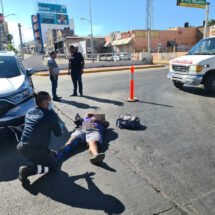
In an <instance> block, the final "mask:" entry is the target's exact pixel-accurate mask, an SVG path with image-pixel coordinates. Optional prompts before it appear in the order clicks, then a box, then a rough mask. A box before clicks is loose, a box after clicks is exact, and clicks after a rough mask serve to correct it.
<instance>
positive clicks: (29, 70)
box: [26, 68, 35, 76]
mask: <svg viewBox="0 0 215 215" xmlns="http://www.w3.org/2000/svg"><path fill="white" fill-rule="evenodd" d="M34 73H35V70H33V69H32V68H28V69H26V75H27V76H31V75H33V74H34Z"/></svg>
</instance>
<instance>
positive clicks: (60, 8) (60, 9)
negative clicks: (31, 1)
mask: <svg viewBox="0 0 215 215" xmlns="http://www.w3.org/2000/svg"><path fill="white" fill-rule="evenodd" d="M38 11H39V12H47V13H64V14H66V13H67V9H66V6H65V5H58V4H47V3H38Z"/></svg>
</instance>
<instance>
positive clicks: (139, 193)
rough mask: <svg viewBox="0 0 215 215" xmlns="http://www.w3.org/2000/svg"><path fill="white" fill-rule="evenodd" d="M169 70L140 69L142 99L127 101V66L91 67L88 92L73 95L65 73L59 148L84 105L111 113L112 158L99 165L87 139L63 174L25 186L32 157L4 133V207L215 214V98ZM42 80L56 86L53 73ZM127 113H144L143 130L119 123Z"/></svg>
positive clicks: (0, 178) (133, 214) (5, 210)
mask: <svg viewBox="0 0 215 215" xmlns="http://www.w3.org/2000/svg"><path fill="white" fill-rule="evenodd" d="M166 74H167V69H156V70H145V71H138V72H136V74H135V80H136V97H137V98H139V100H140V102H138V103H127V102H126V99H127V97H128V92H129V77H130V74H129V72H127V71H125V72H124V71H123V72H115V73H102V74H87V75H85V76H84V94H85V97H83V98H80V97H75V98H72V99H71V98H70V97H69V95H70V94H71V93H72V84H71V80H70V78H69V77H67V76H61V77H60V81H59V89H58V91H59V94H60V95H61V96H63V101H62V103H55V104H56V105H57V107H58V108H60V110H61V113H59V115H60V117H61V119H62V120H63V121H64V122H65V125H66V129H65V133H64V136H63V137H61V138H54V137H53V142H52V148H54V149H58V148H59V147H61V146H62V145H63V143H64V142H65V141H66V140H67V138H68V136H69V133H70V132H71V131H72V129H73V128H74V125H73V123H72V121H71V120H70V119H69V118H74V117H75V115H76V113H79V114H81V115H82V114H84V113H85V112H91V111H92V112H95V113H105V114H106V118H107V119H108V120H109V121H110V123H111V126H110V129H109V130H108V131H107V133H106V137H105V149H104V150H105V151H106V159H105V163H104V164H103V165H102V166H93V165H91V164H90V163H89V155H88V152H87V150H86V149H85V148H84V147H80V148H78V149H77V150H76V151H74V154H73V156H72V157H71V158H69V159H68V160H66V161H65V162H64V163H63V165H62V168H61V171H59V172H58V173H57V174H56V175H44V176H41V177H40V176H36V177H31V182H32V186H31V188H30V189H29V190H25V189H23V188H22V186H21V185H20V183H19V181H18V180H17V169H18V167H19V166H20V165H23V164H25V163H26V161H25V159H24V158H23V157H22V156H21V155H19V154H18V153H17V152H16V149H15V148H16V146H15V145H16V144H15V140H14V139H13V138H12V137H10V138H9V137H7V138H2V137H1V141H0V142H1V144H0V214H2V215H5V214H12V215H14V214H17V215H25V214H26V215H30V214H34V215H37V214H41V215H49V214H50V215H54V214H66V215H67V214H68V215H70V214H72V215H76V214H77V215H79V214H81V215H82V214H83V215H85V214H87V215H91V214H92V215H94V214H95V215H97V214H126V215H158V214H162V215H187V214H192V215H197V214H198V215H214V214H215V180H214V178H215V141H214V140H215V133H214V130H215V115H214V105H215V100H214V98H213V97H210V96H208V95H206V94H205V93H204V90H203V89H201V88H191V87H186V88H184V90H182V91H181V90H178V89H176V88H174V87H173V84H172V83H171V82H169V81H167V79H166ZM34 84H35V86H36V88H37V89H39V90H48V91H50V83H49V79H48V77H34ZM125 113H131V114H135V115H138V116H139V117H140V118H141V121H142V124H143V125H144V126H143V128H142V130H141V131H128V130H119V129H117V128H116V127H115V121H116V118H117V117H118V116H119V115H120V114H125ZM65 115H66V116H65Z"/></svg>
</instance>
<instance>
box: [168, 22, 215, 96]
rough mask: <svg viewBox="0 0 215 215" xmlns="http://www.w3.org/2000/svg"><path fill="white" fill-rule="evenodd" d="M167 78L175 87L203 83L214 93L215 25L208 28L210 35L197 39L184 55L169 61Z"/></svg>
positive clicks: (180, 87)
mask: <svg viewBox="0 0 215 215" xmlns="http://www.w3.org/2000/svg"><path fill="white" fill-rule="evenodd" d="M169 67H170V68H169V73H168V75H167V78H168V79H169V80H170V81H173V83H174V85H175V87H177V88H179V89H182V88H183V86H184V85H192V86H198V85H204V87H205V89H206V90H207V91H208V92H210V93H215V26H212V27H211V28H210V37H208V38H206V39H202V40H201V41H199V42H198V43H197V44H196V45H195V46H194V47H193V48H192V49H191V50H190V51H189V52H188V53H187V55H185V56H182V57H178V58H175V59H173V60H171V61H170V63H169Z"/></svg>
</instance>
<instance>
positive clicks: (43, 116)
mask: <svg viewBox="0 0 215 215" xmlns="http://www.w3.org/2000/svg"><path fill="white" fill-rule="evenodd" d="M35 102H36V105H37V106H36V107H35V108H32V109H30V110H29V111H28V112H27V113H26V116H25V127H24V130H23V133H22V137H21V140H20V143H19V144H18V146H17V149H18V150H19V151H20V152H21V153H22V154H23V155H24V156H25V157H26V158H27V159H28V160H29V161H31V162H32V165H29V166H22V167H20V168H19V180H20V181H21V182H22V183H23V184H28V183H30V181H29V180H28V176H31V175H36V174H42V173H47V172H50V171H56V170H57V168H58V162H57V160H56V158H55V153H54V152H53V151H51V150H50V149H49V144H50V140H51V133H52V131H53V132H54V134H55V136H60V135H62V129H61V126H60V123H59V118H58V116H57V114H56V113H55V112H54V111H53V110H52V105H51V104H52V103H51V98H50V95H49V94H48V93H47V92H44V91H41V92H39V93H37V94H36V96H35Z"/></svg>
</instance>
